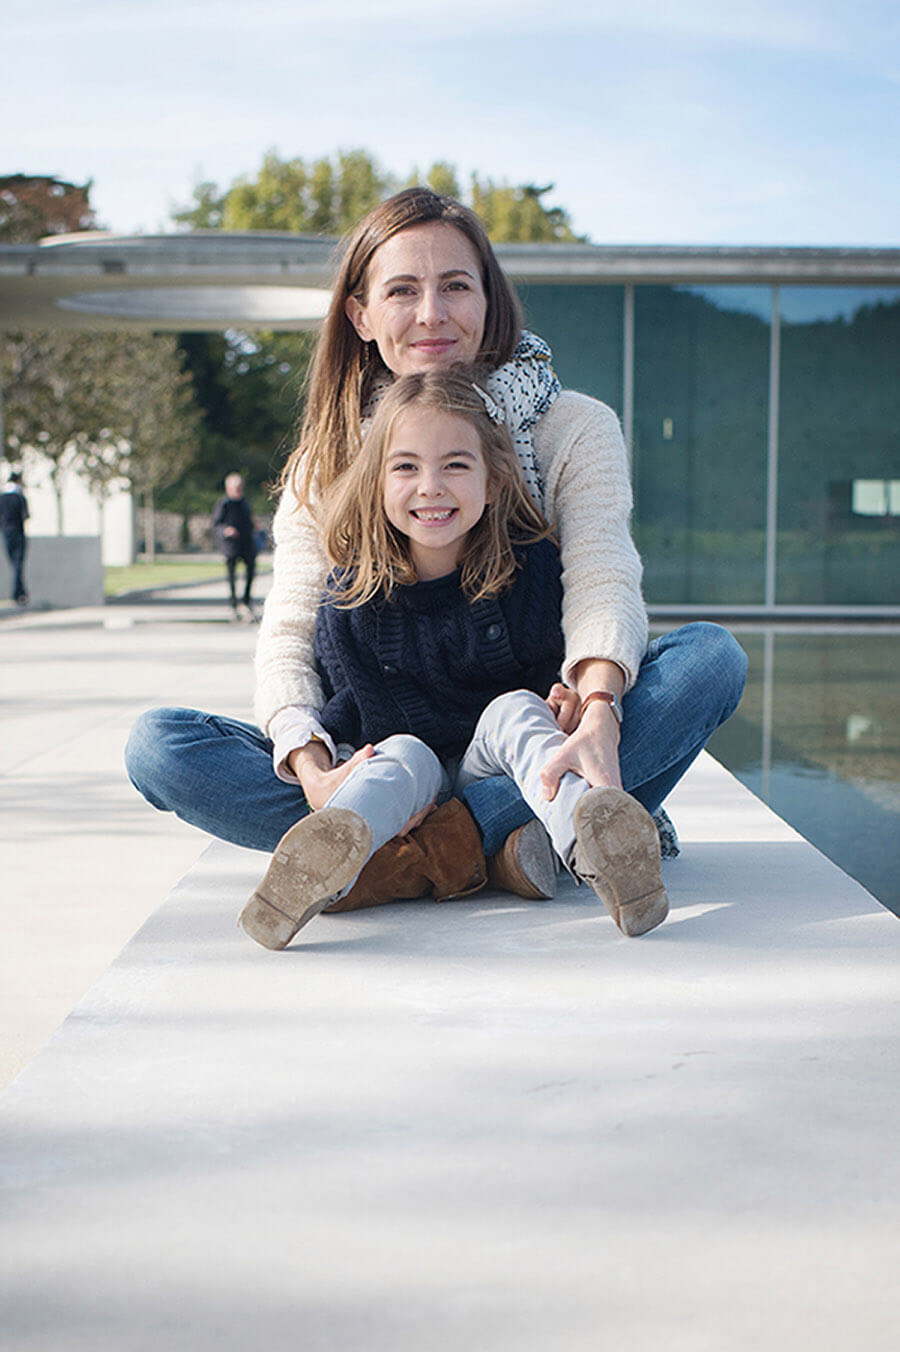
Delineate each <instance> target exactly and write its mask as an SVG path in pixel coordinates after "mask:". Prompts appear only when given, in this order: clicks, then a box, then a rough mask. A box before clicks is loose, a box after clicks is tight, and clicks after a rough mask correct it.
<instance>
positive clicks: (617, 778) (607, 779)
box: [541, 700, 622, 801]
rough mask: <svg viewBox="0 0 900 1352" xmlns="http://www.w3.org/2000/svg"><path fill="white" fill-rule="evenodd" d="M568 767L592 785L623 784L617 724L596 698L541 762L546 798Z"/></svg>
mask: <svg viewBox="0 0 900 1352" xmlns="http://www.w3.org/2000/svg"><path fill="white" fill-rule="evenodd" d="M568 770H571V771H572V772H573V773H574V774H576V775H581V777H582V779H586V780H587V782H588V784H590V786H591V788H596V787H597V786H598V785H610V786H611V787H612V788H616V789H620V788H621V787H622V776H621V774H620V772H619V724H618V721H617V719H616V716H615V714H614V713H613V711H612V709H611V708H610V707H609V705H608V704H603V703H602V702H601V701H599V700H597V701H595V702H594V703H593V704H590V705H588V707H587V709H586V710H585V712H584V717H583V718H582V720H581V722H580V723H579V725H578V727H577V728H576V729H575V731H574V732H572V733H570V735H569V736H568V737H567V738H566V740H565V741H564V742H563V744H562V746H561V747H560V749H559V750H558V751H557V752H556V754H555V755H553V756H551V757H550V759H549V760H548V762H547V764H546V765H545V766H544V768H543V770H542V771H541V783H542V784H543V786H544V797H545V798H546V799H547V800H548V801H551V800H552V799H553V798H555V797H556V790H557V789H558V788H559V781H560V780H561V779H562V777H563V775H564V774H565V773H566V772H567V771H568Z"/></svg>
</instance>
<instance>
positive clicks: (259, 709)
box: [255, 490, 328, 731]
mask: <svg viewBox="0 0 900 1352" xmlns="http://www.w3.org/2000/svg"><path fill="white" fill-rule="evenodd" d="M272 533H273V536H274V540H275V556H274V561H273V569H274V576H273V580H272V588H271V591H270V592H269V595H268V597H267V598H266V605H265V610H264V611H263V618H262V623H261V624H260V627H259V638H258V640H257V644H256V659H255V664H256V698H255V711H256V721H257V723H258V724H259V726H260V727H261V728H262V729H263V730H264V731H267V730H268V726H269V723H270V722H271V720H272V718H274V716H275V714H277V713H278V711H279V709H286V708H290V707H291V706H293V705H306V706H308V707H309V708H312V709H319V708H321V706H322V685H321V682H320V680H319V677H318V674H317V673H316V669H315V656H314V639H315V629H316V611H317V609H318V606H319V601H320V599H321V596H322V592H323V590H324V587H325V579H326V576H327V571H328V570H327V565H326V561H325V555H324V551H323V549H322V545H321V542H320V539H319V532H318V530H317V529H316V525H315V522H314V521H313V519H312V517H311V515H310V513H309V511H308V510H307V509H306V508H305V507H302V508H300V510H299V511H298V510H297V501H296V498H295V497H294V495H293V493H291V492H290V490H286V491H285V492H284V493H283V494H282V496H281V501H280V503H279V504H278V510H277V511H276V513H275V520H274V522H273V530H272Z"/></svg>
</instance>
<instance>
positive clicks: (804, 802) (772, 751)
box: [655, 624, 900, 915]
mask: <svg viewBox="0 0 900 1352" xmlns="http://www.w3.org/2000/svg"><path fill="white" fill-rule="evenodd" d="M729 628H730V629H731V631H732V633H734V634H735V636H736V637H737V638H738V639H739V641H740V643H741V644H742V646H743V647H744V649H745V651H746V653H747V655H748V657H749V658H750V672H749V676H748V678H747V688H746V690H745V692H744V698H743V700H742V701H741V704H740V707H739V709H738V711H737V713H736V714H735V715H734V717H733V718H731V719H730V721H729V722H728V723H727V724H726V725H725V726H724V727H723V728H720V729H719V731H718V732H717V733H716V734H715V735H714V736H713V737H712V739H711V741H710V743H709V750H710V751H711V752H712V754H713V755H714V756H715V757H716V759H717V760H719V761H721V762H722V764H723V765H725V766H727V768H728V769H729V770H731V771H732V773H733V774H735V775H736V776H737V777H738V779H740V780H741V781H742V782H743V783H744V784H746V785H747V787H748V788H750V789H752V791H753V792H754V793H756V794H758V795H759V797H760V798H762V799H763V800H764V802H766V803H768V804H769V805H770V806H771V807H772V808H773V809H774V810H775V811H776V812H777V813H778V814H779V816H781V817H784V819H785V820H786V821H788V822H790V824H791V825H792V826H793V827H794V828H795V829H796V830H797V831H799V832H800V833H801V835H803V836H805V837H806V838H807V840H810V841H811V842H812V843H813V844H814V845H815V846H816V847H817V848H818V849H820V850H821V851H822V853H823V854H826V855H827V856H828V858H829V859H832V860H834V862H835V863H836V864H838V865H839V866H840V867H841V868H842V869H844V871H845V872H847V873H849V874H851V876H852V877H854V878H856V879H857V880H858V881H859V882H861V883H862V884H863V886H864V887H866V888H868V890H869V891H870V892H871V893H872V894H873V895H874V896H876V897H877V898H878V900H879V901H881V902H883V903H884V905H885V906H887V907H888V908H889V909H890V910H892V911H893V912H894V913H895V914H896V915H900V682H898V672H900V628H898V627H897V626H884V627H879V628H877V629H875V628H873V627H872V626H871V625H859V626H853V625H844V626H837V625H834V626H828V627H825V626H822V625H809V626H802V625H792V626H784V625H778V626H777V627H775V628H772V627H764V626H753V627H750V626H747V627H742V626H741V625H737V624H732V625H730V626H729ZM657 631H658V630H656V631H655V632H657ZM676 824H677V823H676Z"/></svg>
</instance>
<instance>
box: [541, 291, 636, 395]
mask: <svg viewBox="0 0 900 1352" xmlns="http://www.w3.org/2000/svg"><path fill="white" fill-rule="evenodd" d="M518 291H519V297H520V299H521V301H522V307H523V309H524V311H525V327H526V328H528V329H531V330H532V331H533V332H534V333H539V334H540V336H541V337H542V338H544V339H546V341H547V342H548V343H549V344H550V346H551V347H552V349H553V366H554V369H555V371H556V374H557V375H558V376H559V378H560V380H561V381H562V383H563V385H564V386H565V388H566V389H569V390H581V391H582V393H583V394H592V395H593V396H594V398H595V399H602V400H603V402H604V403H605V404H609V405H610V406H611V407H612V408H614V409H615V410H616V412H617V413H618V414H619V415H620V416H621V413H622V369H623V368H622V322H623V321H622V315H623V304H624V295H625V288H624V287H622V286H588V285H585V284H584V283H578V284H577V285H576V284H572V285H571V286H569V285H562V286H558V285H554V286H520V287H519V288H518Z"/></svg>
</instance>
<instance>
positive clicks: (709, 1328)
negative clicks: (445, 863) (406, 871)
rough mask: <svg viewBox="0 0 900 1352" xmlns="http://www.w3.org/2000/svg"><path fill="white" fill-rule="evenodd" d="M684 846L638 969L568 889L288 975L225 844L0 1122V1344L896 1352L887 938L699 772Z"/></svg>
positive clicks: (52, 1049) (328, 936)
mask: <svg viewBox="0 0 900 1352" xmlns="http://www.w3.org/2000/svg"><path fill="white" fill-rule="evenodd" d="M209 628H210V640H209V641H210V643H211V644H212V645H213V647H212V649H211V651H213V652H214V653H217V654H219V655H220V656H221V659H222V665H225V666H228V665H230V664H232V663H233V664H235V665H240V667H241V670H242V672H243V662H244V657H245V656H246V649H245V648H244V647H243V646H242V645H244V644H245V643H246V644H247V647H249V643H248V642H247V640H248V637H249V636H245V635H244V634H243V633H242V632H241V631H239V630H231V629H226V628H225V627H224V626H213V625H210V626H209ZM78 632H79V631H78V629H77V626H73V636H74V635H75V634H77V633H78ZM179 632H180V633H181V641H180V642H179V641H178V635H179ZM91 633H92V634H93V636H94V638H98V637H99V638H100V639H101V641H102V635H107V634H109V633H115V631H108V630H99V629H98V628H96V627H95V628H94V629H93V630H92V631H91ZM142 633H144V630H143V627H142V625H141V624H140V623H138V624H135V625H134V626H133V627H132V631H131V640H132V641H134V642H136V643H137V645H138V646H137V650H136V651H137V653H138V654H139V653H140V652H141V651H143V648H142V643H141V642H140V636H141V634H142ZM128 634H129V631H127V630H126V631H123V633H122V634H120V635H119V637H118V639H117V640H116V641H123V642H127V641H128ZM160 635H161V636H162V635H166V636H167V637H166V642H165V646H164V649H162V650H161V649H160V648H159V646H158V645H153V651H154V652H155V653H156V656H155V658H154V659H153V665H152V667H150V670H153V671H157V673H158V674H157V677H156V682H155V684H158V685H160V686H163V685H164V684H165V682H163V680H162V674H161V673H162V668H163V666H164V665H165V664H166V663H168V664H174V665H175V666H176V668H177V665H178V662H179V654H182V655H184V653H185V650H186V648H187V646H188V645H187V637H188V635H187V630H186V629H184V628H182V629H181V631H179V627H178V625H177V624H175V622H174V621H172V622H171V625H170V626H169V627H168V628H167V627H166V626H165V625H164V626H162V628H161V630H160ZM37 637H38V636H37V633H35V634H34V635H32V641H34V642H36V641H37ZM144 637H145V638H147V639H149V632H146V633H144ZM6 638H7V633H6V630H5V629H4V631H3V633H0V642H3V643H5V641H6ZM232 644H233V645H234V646H233V647H232V646H231V645H232ZM149 646H150V645H148V647H149ZM76 651H83V649H81V648H76ZM115 651H118V652H120V654H121V651H122V650H118V649H115V648H111V649H110V656H109V658H108V660H109V661H111V660H112V656H111V654H112V653H113V652H115ZM84 660H85V661H88V660H89V659H87V658H85V659H84ZM117 660H118V661H120V662H122V663H123V665H124V666H125V667H126V668H130V665H131V663H130V661H129V660H128V659H127V658H125V657H123V656H121V655H120V657H119V658H118V659H117ZM135 660H138V659H137V658H135ZM140 660H143V661H148V660H149V658H148V655H147V653H146V652H145V655H144V657H143V658H142V659H140ZM71 670H72V671H73V672H75V671H77V670H79V668H78V663H77V662H73V663H72V665H71ZM243 674H244V675H246V674H247V673H246V672H243ZM203 676H204V669H203V668H200V669H199V670H198V669H197V667H196V665H195V664H194V663H192V662H191V661H185V662H184V666H183V668H182V669H181V670H180V671H179V670H176V671H174V672H173V673H170V674H169V676H168V677H167V681H168V683H169V685H171V684H174V683H177V682H178V681H179V678H180V684H179V685H178V689H179V692H180V694H181V696H182V698H184V700H185V702H187V700H188V699H194V698H195V696H194V693H193V690H192V689H191V683H192V682H193V681H194V680H195V679H197V678H202V677H203ZM205 677H206V679H207V680H209V681H210V682H213V683H214V682H215V679H216V677H215V674H214V671H213V670H212V669H210V670H207V671H206V672H205ZM201 683H202V682H201ZM152 685H154V682H153V681H152V680H148V681H145V682H144V683H143V685H142V686H141V691H140V693H141V694H142V695H145V694H147V693H148V691H149V689H150V687H151V686H152ZM168 688H169V687H168V685H167V689H168ZM189 690H190V693H189ZM209 690H211V691H212V693H211V694H209ZM209 690H206V691H204V697H203V699H202V700H201V701H199V702H201V703H203V704H207V705H208V704H219V703H221V701H219V699H218V693H219V692H218V690H217V689H215V688H213V685H211V686H210V687H209ZM134 693H137V692H134ZM168 697H169V696H168V694H167V695H166V698H168ZM129 698H130V705H129V710H128V714H127V717H128V718H130V713H131V711H132V708H133V707H137V705H138V704H139V703H140V701H139V700H138V701H135V699H134V697H133V695H132V696H130V697H129ZM144 702H152V699H147V700H144ZM85 707H89V701H87V700H85ZM103 707H104V709H105V710H108V706H107V705H104V706H103ZM117 718H121V721H122V722H123V723H124V722H125V721H126V713H125V710H124V708H123V709H121V710H119V712H118V714H117V715H115V716H113V715H109V714H108V713H106V714H105V715H104V721H102V722H101V724H100V726H101V727H107V728H108V729H109V731H108V733H107V735H108V736H109V739H110V741H112V740H114V734H113V731H112V726H111V725H115V726H116V727H117V726H118V724H117V723H116V719H117ZM75 740H76V741H77V740H78V738H77V737H76V738H75ZM67 745H68V743H66V742H65V741H62V740H60V741H59V743H58V748H57V749H58V750H59V752H60V754H62V753H64V752H65V750H66V746H67ZM45 754H46V756H47V761H46V764H45V765H44V764H43V763H42V765H41V766H38V767H37V769H34V768H33V769H32V770H31V771H30V773H31V774H33V775H34V776H35V777H38V771H39V770H41V769H42V768H43V771H44V778H43V781H42V782H43V784H44V786H45V788H46V786H47V785H50V786H51V787H52V785H53V782H54V779H53V777H54V775H55V774H56V771H57V765H58V761H57V760H56V759H55V756H54V754H53V748H51V747H48V748H47V750H46V752H45ZM71 754H72V755H73V757H75V759H76V760H77V755H76V753H75V751H73V752H72V753H71ZM63 773H73V771H72V769H71V767H70V768H69V769H64V771H63ZM87 815H88V817H89V819H92V820H96V818H97V812H96V810H94V811H91V812H89V813H88V814H87ZM672 815H673V816H674V817H675V819H676V821H677V823H678V826H679V828H680V831H681V835H682V841H683V845H684V851H683V855H682V857H681V859H679V860H677V861H674V862H672V863H671V864H667V865H666V866H665V867H666V878H667V885H668V886H669V890H670V895H671V897H672V901H673V912H672V915H671V916H670V918H669V920H668V921H667V922H666V924H665V925H664V926H663V927H662V928H661V929H660V930H658V931H656V932H655V933H654V934H653V935H650V936H647V937H646V938H645V939H643V940H632V941H628V940H625V939H623V938H622V937H621V936H620V935H619V934H618V932H617V931H616V930H615V928H614V926H613V925H612V922H611V921H610V920H609V919H608V918H607V917H606V916H605V913H603V912H602V910H600V909H599V908H598V905H597V903H596V901H595V899H594V898H593V896H592V894H590V893H588V892H587V891H586V890H585V889H578V890H576V889H575V888H574V887H572V886H571V885H569V884H567V885H566V886H564V887H563V888H562V890H561V893H560V896H559V897H558V898H557V900H556V901H555V902H553V903H544V904H539V903H524V902H520V901H518V900H517V899H515V898H512V897H509V896H506V897H500V896H496V895H494V896H492V895H489V894H482V895H481V896H479V897H476V898H473V899H471V900H470V901H467V902H460V903H449V904H447V905H444V906H435V905H427V904H419V903H415V904H405V905H399V904H398V905H395V906H390V907H384V908H381V909H379V910H377V911H370V912H364V913H357V914H356V915H350V916H333V917H320V918H319V919H318V920H317V921H316V922H314V924H313V925H311V926H310V927H309V928H308V929H307V930H305V931H304V932H303V933H302V935H301V936H299V937H298V940H297V941H296V942H295V945H294V946H293V947H292V948H291V949H289V950H288V951H287V952H285V953H283V954H272V953H268V952H266V951H264V950H262V949H259V948H257V947H256V946H254V945H252V944H251V943H250V942H249V941H248V940H247V939H246V937H245V936H244V935H243V934H242V933H240V932H239V931H238V930H237V929H236V928H235V926H234V916H235V915H236V913H237V911H238V910H239V909H240V906H241V904H242V902H243V900H244V898H245V897H246V895H247V893H248V892H249V891H250V890H251V889H252V887H253V885H254V884H255V882H256V880H257V879H258V877H259V875H260V872H261V870H262V866H263V861H262V860H261V857H260V856H259V855H258V854H255V853H253V852H251V851H243V850H238V849H236V848H234V847H231V846H226V845H223V844H221V843H216V844H214V845H212V846H211V847H210V848H209V849H208V850H207V851H206V852H205V853H204V854H203V856H202V858H201V859H200V860H199V861H198V862H197V864H196V865H195V866H194V867H193V868H192V869H191V870H190V871H189V873H188V874H187V876H186V877H185V878H184V880H183V881H182V883H181V884H180V885H179V886H178V887H177V888H176V890H175V891H174V892H173V893H172V895H171V896H170V897H169V899H168V901H167V902H166V903H165V904H164V905H163V906H162V907H161V908H160V909H159V910H157V911H156V912H155V913H154V914H153V915H152V916H151V917H150V919H149V920H148V921H147V923H146V924H145V925H144V926H143V927H142V928H141V929H140V931H139V932H138V934H137V935H136V936H135V937H134V938H133V939H132V940H131V942H130V943H128V944H127V945H126V947H125V948H124V951H123V952H122V953H121V954H120V956H119V957H118V958H117V959H116V961H115V962H114V963H113V964H112V966H111V967H110V968H109V969H108V970H107V971H106V972H105V973H104V974H103V975H102V976H101V978H100V979H99V980H98V981H97V983H96V984H95V985H94V986H93V988H92V989H91V990H90V991H89V993H88V994H87V995H86V997H85V998H84V999H83V1000H82V1001H81V1002H80V1003H79V1004H78V1006H77V1007H76V1008H75V1010H74V1012H73V1013H72V1015H71V1016H70V1018H69V1019H68V1020H67V1021H66V1022H65V1023H64V1024H63V1026H62V1027H61V1028H60V1030H59V1031H58V1032H57V1033H56V1034H55V1036H54V1037H53V1038H52V1039H51V1041H50V1043H49V1044H48V1045H47V1046H46V1047H45V1048H44V1050H43V1051H42V1052H41V1053H40V1055H38V1056H37V1057H36V1058H35V1059H34V1060H33V1061H32V1062H31V1064H30V1065H29V1066H28V1067H27V1069H26V1070H25V1071H24V1072H23V1074H22V1075H21V1076H20V1077H19V1078H18V1080H17V1081H16V1082H15V1084H13V1085H12V1086H11V1087H10V1088H9V1089H8V1090H7V1092H6V1094H5V1095H4V1097H3V1100H2V1104H0V1179H2V1188H3V1200H2V1204H0V1243H2V1244H3V1250H4V1253H5V1254H6V1255H7V1256H6V1259H5V1261H4V1265H3V1273H2V1276H0V1306H2V1309H0V1347H2V1348H3V1349H4V1352H6V1349H7V1348H8V1349H10V1352H12V1349H15V1352H38V1350H40V1352H83V1350H85V1352H86V1349H92V1350H93V1349H96V1348H103V1349H107V1348H109V1349H115V1350H116V1352H132V1350H134V1352H151V1349H153V1352H156V1349H159V1348H162V1347H165V1348H167V1349H176V1350H177V1352H181V1349H184V1352H206V1350H207V1349H210V1352H211V1350H212V1349H213V1348H215V1349H216V1350H217V1352H223V1350H224V1352H230V1349H235V1352H237V1349H243V1348H245V1347H247V1346H251V1345H252V1346H260V1347H264V1348H267V1349H275V1350H276V1352H282V1349H283V1350H284V1352H288V1349H291V1352H293V1349H296V1348H304V1349H306V1348H321V1349H329V1350H330V1349H341V1352H343V1349H365V1352H381V1349H384V1352H388V1349H390V1352H398V1350H399V1352H407V1350H408V1352H413V1349H415V1350H416V1352H419V1350H420V1349H423V1348H425V1349H429V1352H432V1349H435V1350H437V1352H443V1350H444V1349H447V1352H450V1350H451V1349H452V1350H453V1352H458V1349H470V1348H471V1349H478V1352H484V1350H485V1349H487V1350H488V1352H507V1349H516V1352H545V1350H547V1352H549V1350H550V1349H561V1350H562V1352H582V1349H583V1350H584V1352H588V1350H590V1352H596V1350H597V1349H601V1352H603V1350H605V1349H610V1352H612V1350H613V1349H615V1352H619V1349H623V1348H627V1349H629V1350H630V1352H632V1350H633V1352H659V1349H662V1348H665V1349H667V1352H668V1349H675V1352H707V1350H708V1352H719V1350H720V1349H721V1350H722V1352H760V1350H761V1349H765V1350H766V1352H770V1350H771V1352H783V1349H785V1348H791V1349H793V1350H794V1352H797V1350H800V1352H802V1350H803V1349H807V1348H808V1349H816V1350H817V1352H820V1350H821V1349H826V1350H827V1352H845V1349H847V1348H850V1347H857V1346H858V1347H861V1348H865V1349H866V1352H888V1349H890V1350H891V1352H893V1349H895V1348H896V1347H897V1345H898V1338H900V1316H898V1313H897V1301H896V1298H895V1293H894V1286H895V1278H896V1271H897V1266H898V1262H900V1209H898V1207H900V1162H898V1153H897V1151H896V1148H895V1141H896V1123H897V1120H898V1111H900V1079H898V1074H897V1072H898V1069H900V1064H898V1063H900V1043H898V1034H900V1000H898V994H900V982H898V957H900V927H898V924H897V920H896V918H895V917H893V916H891V915H890V914H889V913H888V912H887V911H885V910H884V909H883V908H881V907H880V906H878V904H877V903H876V902H874V901H873V900H872V898H871V897H869V896H868V894H867V893H865V892H864V891H863V889H862V888H860V887H859V886H858V885H857V884H856V883H854V882H852V881H851V880H850V879H848V878H847V877H846V876H845V875H843V874H842V873H841V872H840V871H839V870H838V869H837V868H835V867H834V865H832V864H830V863H829V862H828V861H827V860H825V859H824V858H823V857H822V856H821V855H820V854H818V853H817V852H816V851H815V850H813V849H812V847H811V846H809V845H807V844H806V843H805V842H804V841H802V840H801V839H800V838H799V837H798V836H797V835H796V834H795V833H794V832H793V831H791V830H790V828H788V827H787V826H786V825H785V824H784V823H783V822H781V821H780V820H779V819H778V818H776V817H775V816H774V815H773V814H772V813H771V812H770V811H769V810H768V809H767V808H765V807H764V806H763V805H762V804H761V803H759V802H758V801H757V800H756V799H754V798H753V797H752V796H751V795H750V794H748V793H747V791H746V790H744V789H743V788H742V787H741V786H740V785H739V784H738V783H737V782H736V781H735V780H734V779H733V778H732V777H731V776H730V775H728V774H727V773H726V772H725V771H724V770H722V769H721V768H720V767H718V766H717V765H716V764H715V762H713V761H712V760H711V759H710V758H708V757H704V758H702V759H701V761H700V762H699V763H698V765H697V766H696V767H695V769H694V770H693V771H692V772H691V774H690V775H689V776H688V778H687V779H686V781H685V782H684V784H683V785H682V786H680V788H679V790H678V791H677V794H676V795H675V796H674V799H673V803H672ZM147 818H148V823H154V822H157V821H158V820H162V821H165V819H164V818H163V819H159V818H155V817H154V815H153V814H150V813H148V814H147ZM147 829H148V830H151V829H155V828H151V827H150V826H149V825H148V828H147ZM68 838H71V837H68ZM157 848H160V846H159V842H157ZM115 862H116V863H117V864H121V858H117V859H116V861H115ZM69 876H70V873H69V870H66V872H65V873H64V874H63V875H62V876H59V877H58V878H57V883H56V887H57V890H60V891H63V890H64V882H68V879H69ZM122 877H123V875H122V874H121V873H120V872H117V871H116V870H114V869H113V868H109V869H108V870H107V871H106V874H105V876H104V878H103V880H102V884H101V885H100V890H101V891H102V892H103V893H104V894H106V895H107V896H108V897H111V898H112V899H113V902H114V903H118V902H119V901H120V899H121V893H123V892H125V891H127V890H128V885H127V884H123V882H122V881H121V879H122ZM32 971H33V973H35V974H36V973H37V971H38V968H37V967H36V966H33V967H32Z"/></svg>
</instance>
